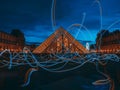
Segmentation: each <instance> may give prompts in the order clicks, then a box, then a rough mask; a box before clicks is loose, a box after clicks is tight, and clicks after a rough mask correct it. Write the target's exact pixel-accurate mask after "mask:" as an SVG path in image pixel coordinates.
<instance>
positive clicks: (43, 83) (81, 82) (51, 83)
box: [0, 62, 120, 90]
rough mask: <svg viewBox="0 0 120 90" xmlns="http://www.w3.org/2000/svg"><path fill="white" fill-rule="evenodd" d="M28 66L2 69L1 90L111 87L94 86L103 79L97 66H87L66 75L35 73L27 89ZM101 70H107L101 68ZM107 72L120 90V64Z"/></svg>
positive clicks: (104, 89)
mask: <svg viewBox="0 0 120 90" xmlns="http://www.w3.org/2000/svg"><path fill="white" fill-rule="evenodd" d="M28 69H29V67H28V66H20V67H14V68H12V69H11V70H8V69H7V68H4V69H0V90H109V89H108V87H109V85H108V84H106V85H100V86H99V85H98V86H94V85H92V82H94V81H96V80H98V79H102V78H103V76H102V75H100V74H99V73H98V72H97V71H96V69H95V65H93V64H91V63H87V64H85V65H84V66H83V67H81V68H79V69H76V70H74V71H70V72H65V73H50V72H47V71H45V70H42V69H40V70H39V71H37V72H34V73H33V74H32V77H31V82H30V84H29V85H28V86H27V87H21V85H22V84H23V81H24V75H25V73H26V71H27V70H28ZM101 70H103V71H104V70H105V69H104V68H103V67H101ZM105 72H107V73H108V75H109V76H110V77H111V78H112V79H113V80H114V84H115V90H120V63H117V62H109V63H108V65H107V66H106V70H105Z"/></svg>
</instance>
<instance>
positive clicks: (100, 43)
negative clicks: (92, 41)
mask: <svg viewBox="0 0 120 90" xmlns="http://www.w3.org/2000/svg"><path fill="white" fill-rule="evenodd" d="M100 36H101V38H100ZM96 46H97V51H98V52H102V53H118V52H120V30H116V31H113V32H109V31H108V30H103V31H102V32H101V33H98V35H97V39H96Z"/></svg>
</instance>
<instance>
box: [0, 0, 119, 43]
mask: <svg viewBox="0 0 120 90" xmlns="http://www.w3.org/2000/svg"><path fill="white" fill-rule="evenodd" d="M52 1H53V0H1V1H0V30H2V31H6V32H11V30H12V29H20V30H22V31H23V32H24V34H25V37H26V41H27V42H38V43H40V42H43V41H44V40H45V39H46V38H47V37H48V36H49V35H50V34H51V33H53V32H54V30H53V29H52V25H51V6H52ZM100 2H101V8H102V13H103V20H102V25H103V28H102V29H107V27H108V26H109V25H111V24H112V23H113V22H115V21H116V20H119V19H120V0H100ZM83 13H86V17H85V20H84V23H83V25H84V26H85V27H87V28H88V30H89V31H86V30H84V29H83V28H81V30H80V31H79V28H72V29H71V30H69V32H70V33H71V34H73V36H75V35H77V34H76V32H78V31H79V34H78V35H77V36H75V37H76V39H77V40H86V41H95V38H96V34H97V33H98V31H99V30H100V10H99V5H98V4H97V3H95V0H56V12H55V17H56V18H55V21H56V27H59V26H62V27H63V28H65V29H67V28H68V27H69V26H70V25H71V24H75V23H79V24H80V23H81V22H82V18H83ZM119 28H120V24H119V23H117V24H116V25H114V26H113V27H112V28H111V29H110V31H112V30H114V29H119ZM89 33H90V34H91V35H90V34H89Z"/></svg>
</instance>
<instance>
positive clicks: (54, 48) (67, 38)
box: [33, 27, 88, 54]
mask: <svg viewBox="0 0 120 90" xmlns="http://www.w3.org/2000/svg"><path fill="white" fill-rule="evenodd" d="M66 52H67V53H74V52H77V53H80V54H84V53H88V50H86V48H85V47H84V46H83V45H82V44H80V43H79V42H78V41H77V40H75V39H74V37H73V36H72V35H71V34H70V33H68V32H67V31H66V30H65V29H63V28H62V27H60V28H58V29H57V30H56V31H55V32H54V33H53V34H52V35H50V36H49V37H48V38H47V39H46V40H45V41H44V42H43V43H42V44H41V45H40V46H38V47H37V48H36V49H35V50H34V51H33V53H66Z"/></svg>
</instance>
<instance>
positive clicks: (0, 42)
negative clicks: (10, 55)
mask: <svg viewBox="0 0 120 90" xmlns="http://www.w3.org/2000/svg"><path fill="white" fill-rule="evenodd" d="M16 32H17V33H16ZM17 34H18V35H17ZM24 43H25V38H24V34H23V33H22V32H21V31H19V30H13V31H12V32H11V34H9V33H6V32H3V31H0V51H3V50H5V49H9V50H10V51H11V52H20V51H22V49H23V47H24Z"/></svg>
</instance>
